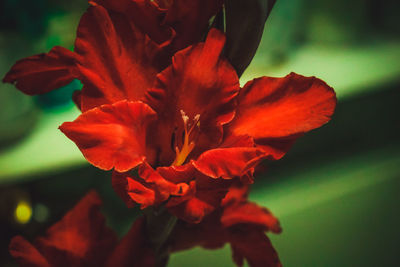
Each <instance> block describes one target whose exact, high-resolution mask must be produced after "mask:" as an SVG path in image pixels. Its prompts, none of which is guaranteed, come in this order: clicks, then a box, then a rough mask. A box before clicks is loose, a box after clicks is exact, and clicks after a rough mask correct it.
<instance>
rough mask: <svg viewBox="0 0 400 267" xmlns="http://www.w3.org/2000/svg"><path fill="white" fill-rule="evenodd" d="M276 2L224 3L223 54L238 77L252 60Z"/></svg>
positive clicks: (246, 0) (242, 0)
mask: <svg viewBox="0 0 400 267" xmlns="http://www.w3.org/2000/svg"><path fill="white" fill-rule="evenodd" d="M275 2H276V0H226V1H225V29H226V38H227V42H226V46H225V54H226V56H227V57H228V59H229V60H230V62H231V64H232V65H233V67H234V68H235V69H236V71H237V73H238V75H239V77H240V76H241V75H242V73H243V72H244V70H245V69H246V68H247V66H248V65H249V64H250V62H251V60H252V59H253V57H254V55H255V53H256V51H257V48H258V45H259V43H260V41H261V37H262V34H263V31H264V25H265V22H266V20H267V18H268V16H269V14H270V12H271V10H272V7H273V6H274V4H275Z"/></svg>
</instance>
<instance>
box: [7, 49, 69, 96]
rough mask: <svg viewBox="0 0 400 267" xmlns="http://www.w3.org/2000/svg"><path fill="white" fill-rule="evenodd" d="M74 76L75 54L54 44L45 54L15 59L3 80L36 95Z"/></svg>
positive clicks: (58, 86) (63, 83)
mask: <svg viewBox="0 0 400 267" xmlns="http://www.w3.org/2000/svg"><path fill="white" fill-rule="evenodd" d="M75 78H77V71H76V66H75V54H74V53H73V52H71V51H69V50H68V49H65V48H63V47H59V46H55V47H54V48H53V49H51V50H50V52H49V53H47V54H39V55H35V56H31V57H28V58H24V59H21V60H19V61H17V62H16V63H15V65H14V66H13V67H12V68H11V70H10V71H9V72H8V73H7V74H6V76H5V77H4V79H3V82H6V83H14V84H15V86H16V87H17V88H18V89H19V90H21V91H22V92H23V93H25V94H28V95H37V94H44V93H47V92H50V91H52V90H54V89H57V88H60V87H62V86H65V85H67V84H69V83H70V82H72V80H73V79H75Z"/></svg>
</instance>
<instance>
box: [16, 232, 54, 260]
mask: <svg viewBox="0 0 400 267" xmlns="http://www.w3.org/2000/svg"><path fill="white" fill-rule="evenodd" d="M9 250H10V254H11V256H13V258H14V259H16V260H17V262H18V263H19V265H20V266H31V267H51V265H50V263H49V262H48V261H47V260H46V258H45V257H44V256H43V255H42V254H41V253H40V252H39V251H38V250H37V249H36V248H35V247H34V246H33V245H32V244H31V243H29V242H28V241H26V239H25V238H23V237H22V236H15V237H14V238H13V239H11V242H10V246H9Z"/></svg>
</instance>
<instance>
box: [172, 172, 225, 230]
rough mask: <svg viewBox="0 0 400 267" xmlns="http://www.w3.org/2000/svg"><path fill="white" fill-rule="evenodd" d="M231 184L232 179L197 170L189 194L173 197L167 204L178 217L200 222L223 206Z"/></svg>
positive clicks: (191, 221)
mask: <svg viewBox="0 0 400 267" xmlns="http://www.w3.org/2000/svg"><path fill="white" fill-rule="evenodd" d="M230 185H231V180H222V179H221V180H215V179H211V178H209V177H207V176H204V175H203V174H201V173H198V172H197V173H196V176H195V180H194V181H193V182H191V187H190V190H189V191H188V192H187V194H186V195H183V196H182V197H181V198H182V199H179V198H180V197H177V198H176V199H174V198H173V199H171V200H170V201H168V203H167V205H166V206H167V208H168V209H169V210H170V212H171V213H172V214H174V215H175V216H177V217H178V218H180V219H182V220H185V221H187V222H190V223H199V222H200V221H201V220H202V219H203V218H204V217H205V216H206V215H208V214H210V213H211V212H212V211H214V210H215V209H217V208H218V207H220V206H221V201H222V199H223V198H224V197H225V195H226V193H227V192H228V189H229V186H230ZM182 201H183V202H182ZM177 204H179V205H177Z"/></svg>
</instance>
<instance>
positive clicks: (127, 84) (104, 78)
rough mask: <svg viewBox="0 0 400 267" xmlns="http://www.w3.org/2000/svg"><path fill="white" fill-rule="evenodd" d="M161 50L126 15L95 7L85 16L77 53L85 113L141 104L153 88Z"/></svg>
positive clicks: (76, 47) (77, 42) (76, 45)
mask: <svg viewBox="0 0 400 267" xmlns="http://www.w3.org/2000/svg"><path fill="white" fill-rule="evenodd" d="M158 49H159V47H158V46H157V45H156V44H155V43H153V42H152V41H150V40H149V39H148V37H146V36H145V35H144V34H143V33H141V32H140V30H139V29H137V27H136V25H135V24H133V23H131V22H130V21H129V20H128V19H127V18H126V17H125V16H124V15H122V14H119V13H115V12H114V13H112V11H107V10H106V9H105V8H104V7H102V6H100V5H98V6H92V7H90V8H89V9H88V10H87V11H86V13H85V14H84V15H83V16H82V18H81V21H80V23H79V27H78V31H77V39H76V42H75V51H76V53H77V54H78V55H79V57H78V59H79V60H78V61H79V64H78V68H79V71H80V72H81V74H82V83H83V85H84V86H83V89H82V99H81V101H82V110H83V111H86V110H88V109H91V108H93V107H97V106H100V105H102V104H112V103H114V102H117V101H120V100H124V99H127V100H131V101H136V100H140V99H141V98H142V96H143V95H144V94H145V92H146V90H147V88H148V87H150V86H151V85H152V84H153V80H154V79H155V76H156V74H157V73H158V71H159V69H158V68H157V64H158V62H157V60H156V58H155V57H156V54H157V53H158V52H159V51H158Z"/></svg>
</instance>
